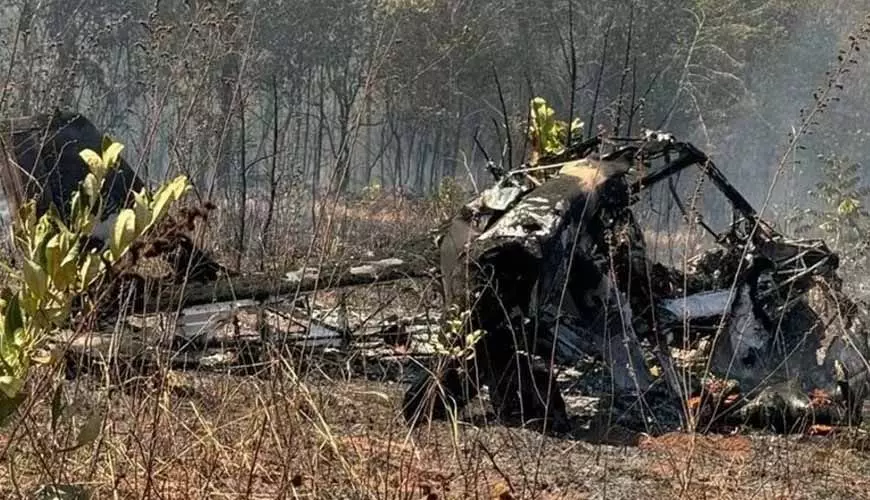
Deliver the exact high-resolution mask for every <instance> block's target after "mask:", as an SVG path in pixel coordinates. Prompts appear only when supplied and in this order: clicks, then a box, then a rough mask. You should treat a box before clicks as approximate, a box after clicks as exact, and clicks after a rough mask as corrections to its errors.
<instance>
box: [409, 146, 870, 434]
mask: <svg viewBox="0 0 870 500" xmlns="http://www.w3.org/2000/svg"><path fill="white" fill-rule="evenodd" d="M490 166H491V167H492V164H490ZM690 167H694V168H698V169H700V171H701V174H702V175H703V176H704V177H705V179H706V180H708V181H710V182H711V183H712V185H713V186H715V188H716V189H717V190H718V191H719V192H720V193H721V194H722V195H724V196H725V198H727V200H728V203H729V204H730V206H731V209H732V212H733V215H734V216H733V217H732V222H731V224H730V226H729V227H728V228H727V230H726V231H724V232H721V233H716V232H715V231H713V230H712V229H711V228H709V226H707V225H705V224H704V223H703V221H697V222H698V223H699V224H701V225H702V226H703V227H704V228H705V229H707V230H708V231H709V232H710V233H711V234H712V235H713V236H714V237H715V241H716V242H717V243H718V245H717V248H714V249H712V250H709V251H707V252H704V253H702V254H700V255H698V256H697V257H695V258H694V259H692V260H691V261H690V262H689V265H688V266H687V267H686V268H685V269H683V270H678V269H673V268H668V267H666V266H664V265H662V264H660V263H656V262H653V261H651V260H650V259H649V257H648V255H647V249H646V246H645V243H644V233H643V231H642V230H641V228H640V226H639V224H638V222H637V221H636V219H635V216H634V214H633V212H632V207H633V205H635V204H636V203H637V201H638V199H639V197H640V195H641V193H642V192H643V191H645V190H647V189H649V188H651V187H653V186H654V185H656V184H659V183H661V182H662V181H665V180H667V181H668V182H669V183H670V182H672V179H673V177H674V176H675V175H677V174H679V173H680V172H681V171H684V170H685V169H687V168H690ZM491 170H494V169H491ZM541 171H547V172H549V173H550V175H549V178H547V179H546V180H543V182H542V181H541V180H540V176H538V177H536V176H534V174H535V173H537V172H541ZM494 173H495V175H496V178H497V182H496V183H495V185H494V186H493V187H491V188H489V189H487V190H486V191H484V192H483V193H482V194H481V195H480V196H478V197H477V198H475V199H474V200H472V201H471V202H470V203H468V204H467V205H466V206H465V207H464V208H463V210H462V211H461V213H460V214H458V215H457V216H456V217H455V218H454V219H453V220H451V221H450V223H449V225H448V226H447V228H446V230H445V231H444V234H443V236H442V237H441V238H440V241H439V251H440V258H441V263H440V265H441V272H442V282H443V286H444V296H445V304H448V305H453V306H454V307H455V309H457V310H464V311H468V312H470V315H468V316H467V320H466V323H465V333H468V332H470V331H480V330H482V331H483V332H484V333H483V336H482V337H480V338H479V340H477V339H476V338H472V339H471V341H472V342H474V341H475V340H476V343H475V344H474V345H473V348H474V356H473V358H471V360H467V359H466V358H456V357H453V358H449V359H446V360H443V361H444V362H442V363H439V366H437V367H435V368H433V369H431V370H427V371H426V372H425V373H423V374H422V375H420V376H419V377H417V379H416V380H415V381H414V382H413V383H412V384H411V386H410V387H409V388H408V389H407V392H406V394H405V399H404V402H403V409H404V415H405V418H406V420H408V421H409V422H411V423H412V424H414V423H416V422H417V421H419V419H420V418H421V417H427V416H434V417H436V418H437V417H444V416H445V414H447V413H448V410H451V411H452V410H456V409H458V408H461V407H463V406H464V405H466V404H467V403H468V402H469V400H470V398H472V397H474V396H475V394H476V393H477V392H478V390H479V388H480V386H481V385H485V386H487V387H488V389H489V394H490V398H491V402H492V405H493V407H494V411H495V413H496V415H497V416H499V417H500V418H502V419H506V420H513V419H520V421H522V422H529V421H533V420H538V421H544V422H549V423H550V424H551V425H552V428H554V429H556V428H559V427H562V428H564V427H565V425H566V422H567V419H568V415H567V413H566V405H565V402H564V400H563V397H562V395H561V393H560V391H559V389H558V386H557V384H556V382H555V380H554V377H553V376H552V373H553V372H552V370H551V367H552V366H553V365H562V366H564V365H571V364H574V363H576V362H577V360H578V359H580V358H581V356H583V355H590V354H591V355H594V356H595V357H596V358H597V359H599V360H601V361H603V365H605V366H606V367H608V368H609V373H610V378H611V382H612V386H613V387H614V388H615V390H616V392H618V393H621V394H628V395H635V396H643V395H645V394H647V393H648V391H649V390H650V388H651V386H653V385H657V387H664V388H666V390H665V391H664V393H665V394H670V395H671V396H675V398H674V400H675V401H677V400H678V401H682V402H683V403H687V402H688V403H689V404H688V407H689V409H690V410H693V412H691V413H692V415H694V416H693V417H691V418H690V422H687V424H689V425H694V426H695V427H700V426H701V425H715V424H716V423H719V424H724V425H748V426H755V427H763V428H772V429H775V430H778V431H789V430H793V429H795V428H796V427H797V426H799V425H801V424H803V425H804V426H806V425H813V424H816V425H845V424H849V423H855V422H857V421H859V420H860V417H861V409H862V403H863V401H864V399H865V397H866V395H867V389H868V365H867V362H866V360H867V359H868V358H867V354H868V353H870V346H868V330H867V321H868V320H867V318H868V317H867V313H866V311H865V309H864V308H863V306H862V305H861V304H858V303H856V302H854V301H852V300H850V298H849V297H847V296H846V295H845V294H844V293H843V292H842V289H841V282H840V278H839V277H838V276H837V269H838V264H839V261H838V257H837V255H836V254H835V253H833V252H832V251H830V250H829V248H828V247H827V246H826V245H825V243H824V242H823V241H820V240H796V239H791V238H788V237H786V236H784V235H782V234H779V233H778V232H777V231H775V230H774V229H773V228H772V227H771V226H770V225H769V224H767V223H765V221H764V220H762V219H761V218H760V217H759V215H758V213H757V212H756V211H755V209H754V208H753V207H752V206H751V204H750V203H749V202H748V201H747V200H746V199H745V198H744V197H743V196H742V195H741V194H740V193H739V192H738V191H737V190H736V189H735V188H734V187H733V186H732V185H731V184H730V183H729V182H728V181H727V180H726V178H725V176H724V175H723V174H722V172H721V171H720V170H719V169H718V168H717V167H716V165H715V164H714V163H713V162H712V161H711V160H710V159H709V158H708V157H707V156H706V155H705V154H704V153H703V152H701V151H699V150H698V149H697V148H695V147H694V146H693V145H692V144H689V143H686V142H680V141H678V140H676V139H675V138H674V137H673V136H671V135H669V134H664V133H658V132H650V131H647V132H645V134H644V136H643V137H642V138H636V139H632V138H623V139H608V140H604V139H601V138H594V139H592V140H588V141H586V142H583V143H579V144H575V145H574V146H572V147H571V148H569V149H568V150H567V151H566V152H565V153H563V154H561V155H560V156H559V157H552V158H549V159H546V160H544V161H541V162H540V163H539V166H537V167H534V168H526V169H523V170H519V171H514V172H494ZM671 194H672V195H673V196H674V197H675V198H677V199H676V202H677V204H678V206H679V207H680V209H681V210H682V211H683V212H684V215H686V216H689V215H690V214H689V213H688V212H687V211H686V208H685V206H684V204H683V203H682V202H681V201H680V200H679V198H678V197H677V193H676V192H675V191H673V189H671ZM465 333H464V334H461V335H458V336H457V338H458V339H459V340H458V343H459V344H462V343H463V339H465V338H466V336H465ZM701 340H706V343H707V345H709V346H710V347H709V348H708V349H709V352H708V353H707V354H706V356H705V358H706V360H707V363H706V366H705V367H703V368H701V369H700V370H695V373H694V374H693V375H692V377H688V378H687V377H686V372H685V371H684V370H682V368H683V367H681V366H678V364H677V363H675V362H674V359H673V357H672V355H671V351H672V349H673V348H680V347H682V348H685V346H686V345H697V344H698V342H699V341H701ZM466 347H468V346H466ZM652 366H654V367H655V368H653V369H651V367H652ZM653 370H656V371H658V372H659V376H658V377H654V376H653ZM436 380H437V382H438V383H435V382H436ZM656 380H658V381H659V382H660V383H659V384H654V382H655V381H656ZM687 380H689V381H688V382H687ZM804 428H805V427H804Z"/></svg>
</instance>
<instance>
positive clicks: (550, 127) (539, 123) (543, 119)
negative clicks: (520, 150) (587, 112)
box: [529, 97, 583, 156]
mask: <svg viewBox="0 0 870 500" xmlns="http://www.w3.org/2000/svg"><path fill="white" fill-rule="evenodd" d="M529 115H530V116H529V139H530V140H531V141H532V150H533V153H535V154H537V155H538V156H543V155H557V154H560V153H562V152H564V151H565V148H566V147H567V144H566V143H567V141H568V123H567V122H565V121H562V120H557V119H556V111H555V110H553V108H552V107H550V105H549V104H547V101H546V100H545V99H544V98H542V97H535V98H534V99H532V101H531V105H530V106H529ZM581 130H583V122H581V121H580V119H579V118H575V119H574V120H573V121H572V122H571V135H572V136H574V137H576V136H577V134H578V133H579V132H580V131H581Z"/></svg>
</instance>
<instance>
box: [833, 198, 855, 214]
mask: <svg viewBox="0 0 870 500" xmlns="http://www.w3.org/2000/svg"><path fill="white" fill-rule="evenodd" d="M860 206H861V202H860V201H858V200H856V199H854V198H846V199H844V200H843V201H842V202H840V205H839V206H838V207H837V213H839V214H840V215H851V214H853V213H855V212H856V211H857V210H858V207H860Z"/></svg>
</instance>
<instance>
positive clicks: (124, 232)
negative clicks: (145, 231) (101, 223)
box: [110, 208, 138, 260]
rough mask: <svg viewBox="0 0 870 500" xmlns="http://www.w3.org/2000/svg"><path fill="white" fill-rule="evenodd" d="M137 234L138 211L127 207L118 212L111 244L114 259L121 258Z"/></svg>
mask: <svg viewBox="0 0 870 500" xmlns="http://www.w3.org/2000/svg"><path fill="white" fill-rule="evenodd" d="M136 236H138V234H137V231H136V212H134V211H133V210H132V209H129V208H125V209H123V210H121V213H119V214H118V219H117V220H115V227H114V228H113V230H112V241H111V245H110V246H111V250H112V257H113V259H114V260H118V259H120V258H121V255H123V253H124V252H125V251H127V248H128V247H129V246H130V243H132V242H133V240H134V239H135V238H136Z"/></svg>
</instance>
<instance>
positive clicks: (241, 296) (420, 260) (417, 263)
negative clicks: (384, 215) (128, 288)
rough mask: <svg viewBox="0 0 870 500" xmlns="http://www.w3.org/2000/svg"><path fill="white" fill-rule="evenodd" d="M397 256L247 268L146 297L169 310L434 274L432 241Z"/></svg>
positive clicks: (432, 276)
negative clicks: (273, 269) (280, 271)
mask: <svg viewBox="0 0 870 500" xmlns="http://www.w3.org/2000/svg"><path fill="white" fill-rule="evenodd" d="M396 255H400V256H401V257H391V258H387V259H379V260H366V261H356V262H353V263H350V264H348V263H341V264H327V265H324V266H321V267H320V268H319V269H318V268H314V267H304V268H300V269H297V270H295V271H290V272H288V273H286V274H285V275H284V276H276V275H274V274H267V273H250V274H244V275H238V276H232V277H226V276H224V277H221V278H219V279H218V280H215V281H210V282H204V283H202V282H197V283H188V284H187V285H184V286H175V285H173V286H164V287H161V289H160V290H159V291H157V293H156V296H155V297H153V298H152V299H151V300H150V304H149V306H148V307H149V309H150V310H153V311H171V310H174V309H178V308H184V307H192V306H197V305H203V304H216V303H223V302H231V301H239V300H253V301H265V300H273V301H274V300H281V299H283V298H286V297H288V296H289V297H292V296H295V295H298V294H305V293H310V292H313V291H317V290H328V289H335V288H347V287H356V286H364V285H372V284H378V283H388V282H391V281H398V280H403V279H435V278H436V277H437V275H438V274H437V269H436V268H435V267H434V266H433V260H434V259H435V255H434V247H433V249H432V250H430V251H429V253H428V254H425V253H422V252H421V253H417V254H406V253H397V254H396Z"/></svg>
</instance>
